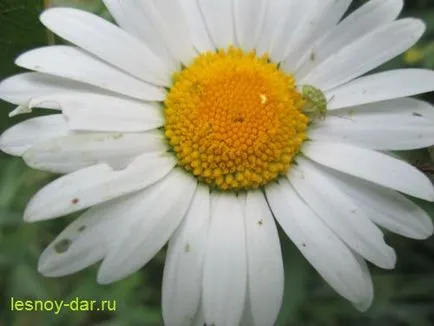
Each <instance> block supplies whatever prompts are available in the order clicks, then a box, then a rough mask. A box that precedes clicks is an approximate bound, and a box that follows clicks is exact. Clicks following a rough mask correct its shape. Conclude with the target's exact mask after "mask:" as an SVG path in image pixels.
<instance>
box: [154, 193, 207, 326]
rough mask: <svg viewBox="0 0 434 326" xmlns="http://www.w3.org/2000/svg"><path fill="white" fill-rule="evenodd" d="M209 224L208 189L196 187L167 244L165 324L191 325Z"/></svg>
mask: <svg viewBox="0 0 434 326" xmlns="http://www.w3.org/2000/svg"><path fill="white" fill-rule="evenodd" d="M209 221H210V197H209V189H208V187H206V186H199V187H198V188H197V190H196V194H195V196H194V198H193V201H192V203H191V206H190V209H189V210H188V212H187V215H186V217H185V219H184V221H183V223H182V224H181V226H180V227H179V229H178V230H177V231H176V232H175V234H174V235H173V236H172V238H171V239H170V242H169V248H168V251H167V255H166V263H165V266H164V276H163V294H162V303H163V317H164V323H165V324H166V325H179V326H183V325H184V326H189V325H191V324H192V320H194V317H195V315H196V312H197V310H198V308H199V303H200V298H201V293H202V282H201V280H202V269H203V262H204V258H205V248H206V241H207V239H208V227H209ZM202 325H203V324H202Z"/></svg>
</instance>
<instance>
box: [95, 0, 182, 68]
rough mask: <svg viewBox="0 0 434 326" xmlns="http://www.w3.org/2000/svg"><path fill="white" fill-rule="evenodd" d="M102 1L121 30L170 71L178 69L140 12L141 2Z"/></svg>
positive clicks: (129, 0) (133, 0)
mask: <svg viewBox="0 0 434 326" xmlns="http://www.w3.org/2000/svg"><path fill="white" fill-rule="evenodd" d="M103 1H104V4H105V5H106V7H107V8H108V9H109V11H110V13H111V14H112V16H113V17H114V19H115V20H116V22H117V23H118V25H119V26H120V27H121V28H122V29H124V30H125V31H127V32H128V33H130V34H131V35H133V36H135V37H136V38H137V39H138V40H141V41H142V42H143V43H144V44H145V45H146V46H147V47H149V49H150V50H151V51H152V52H153V53H155V54H156V55H157V57H158V58H160V59H161V60H162V61H164V63H165V64H166V65H167V67H169V68H170V69H171V70H174V69H177V68H178V67H177V64H176V63H175V60H174V59H173V58H172V56H171V55H170V53H169V50H168V49H167V47H166V45H165V44H164V41H163V39H162V38H161V37H158V31H157V29H156V27H155V26H153V25H152V24H151V22H150V21H149V20H148V19H147V16H146V15H145V14H144V13H143V12H142V11H141V10H140V8H139V6H138V1H141V0H128V1H125V0H103Z"/></svg>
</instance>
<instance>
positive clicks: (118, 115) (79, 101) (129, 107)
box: [28, 92, 164, 132]
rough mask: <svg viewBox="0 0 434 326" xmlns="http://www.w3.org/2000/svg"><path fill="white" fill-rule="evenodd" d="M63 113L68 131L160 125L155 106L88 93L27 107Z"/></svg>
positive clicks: (161, 119)
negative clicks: (50, 108) (66, 120)
mask: <svg viewBox="0 0 434 326" xmlns="http://www.w3.org/2000/svg"><path fill="white" fill-rule="evenodd" d="M41 106H44V107H47V106H51V107H52V108H56V109H59V110H62V111H63V113H64V115H65V116H66V117H67V118H68V125H69V128H70V129H71V130H88V131H109V132H139V131H147V130H151V129H155V128H158V127H160V126H162V125H163V123H164V117H163V112H162V111H163V110H162V109H161V108H158V107H157V106H156V105H153V104H150V103H145V102H141V101H136V100H133V99H128V98H121V97H119V96H112V95H102V94H93V93H87V92H74V93H58V94H51V95H47V96H41V97H37V98H34V99H32V100H31V101H30V102H29V104H28V107H29V108H33V107H41Z"/></svg>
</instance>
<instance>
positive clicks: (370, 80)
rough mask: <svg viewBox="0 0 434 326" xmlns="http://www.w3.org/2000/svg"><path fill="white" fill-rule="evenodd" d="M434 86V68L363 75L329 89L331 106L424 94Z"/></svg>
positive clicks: (344, 105)
mask: <svg viewBox="0 0 434 326" xmlns="http://www.w3.org/2000/svg"><path fill="white" fill-rule="evenodd" d="M432 90H434V72H433V71H430V70H424V69H399V70H389V71H386V72H380V73H376V74H372V75H369V76H365V77H360V78H358V79H355V80H353V81H352V82H350V83H348V84H346V85H343V86H340V87H338V88H336V89H334V90H331V91H328V92H326V96H327V98H328V99H329V109H331V110H334V109H340V108H345V107H349V106H356V105H360V104H366V103H373V102H379V101H384V100H390V99H394V98H402V97H407V96H413V95H417V94H422V93H426V92H430V91H432Z"/></svg>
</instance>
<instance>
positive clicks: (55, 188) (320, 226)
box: [0, 0, 434, 326]
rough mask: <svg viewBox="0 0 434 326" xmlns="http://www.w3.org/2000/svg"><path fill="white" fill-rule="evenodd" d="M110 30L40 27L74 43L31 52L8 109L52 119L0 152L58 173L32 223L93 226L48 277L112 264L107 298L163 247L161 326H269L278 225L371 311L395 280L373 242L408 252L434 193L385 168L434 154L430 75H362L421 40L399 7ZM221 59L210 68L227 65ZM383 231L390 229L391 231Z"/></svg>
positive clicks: (301, 10)
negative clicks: (417, 153)
mask: <svg viewBox="0 0 434 326" xmlns="http://www.w3.org/2000/svg"><path fill="white" fill-rule="evenodd" d="M104 2H105V4H106V6H107V7H108V9H109V10H110V12H111V13H112V15H113V17H114V18H115V20H116V22H117V24H118V25H119V27H118V26H115V25H114V24H111V23H109V22H107V21H105V20H103V19H102V18H99V17H97V16H95V15H92V14H89V13H86V12H83V11H79V10H75V9H68V8H56V9H50V10H47V11H45V12H44V13H43V14H42V16H41V21H42V23H43V24H44V25H45V26H47V27H48V28H49V29H50V30H51V31H53V32H54V33H56V34H57V35H58V36H60V37H61V38H63V39H65V40H66V41H68V42H70V43H71V45H56V46H49V47H44V48H39V49H35V50H32V51H29V52H26V53H24V54H22V55H21V56H19V57H18V59H17V60H16V64H17V65H19V66H21V67H23V68H27V69H30V70H33V71H34V72H28V73H23V74H19V75H15V76H12V77H10V78H8V79H6V80H4V81H3V82H2V83H1V84H0V96H1V98H2V99H4V100H6V101H8V102H11V103H14V104H16V105H18V108H17V110H15V111H14V112H13V113H12V114H19V113H24V112H29V111H31V110H32V108H34V107H40V108H48V109H53V110H56V112H55V114H52V115H48V116H43V117H38V118H32V119H28V120H26V121H24V122H22V123H19V124H17V125H15V126H13V127H12V128H10V129H8V130H7V131H6V132H5V133H4V134H3V135H2V137H1V149H2V150H3V151H4V152H6V153H9V154H11V155H16V156H22V157H23V159H24V160H25V161H26V163H27V164H28V165H29V166H31V167H34V168H37V169H41V170H47V171H52V172H56V173H65V174H66V175H65V176H63V177H60V178H59V179H57V180H56V181H54V182H52V183H51V184H49V185H47V186H46V187H44V188H43V189H42V190H40V191H39V192H38V193H37V194H36V195H35V197H34V198H33V199H32V200H31V201H30V203H29V205H28V207H27V209H26V211H25V216H24V218H25V220H26V221H30V222H34V221H41V220H48V219H53V218H56V217H59V216H63V215H66V214H69V213H73V212H77V211H82V210H85V209H88V210H87V211H86V212H84V213H83V215H81V216H80V217H79V218H77V219H76V220H75V221H74V222H73V223H72V224H71V225H69V226H68V227H67V228H66V229H65V230H64V231H63V232H62V233H61V234H60V235H59V236H58V237H57V238H56V239H55V240H54V241H53V243H52V244H50V245H49V246H48V248H47V249H46V250H45V251H44V252H43V254H42V256H41V258H40V261H39V266H38V270H39V271H40V272H41V273H42V274H44V275H46V276H62V275H67V274H70V273H74V272H77V271H79V270H81V269H84V268H86V267H88V266H89V265H92V264H94V263H96V262H99V261H102V264H101V266H100V268H99V272H98V282H100V283H102V284H106V283H110V282H113V281H117V280H119V279H122V278H124V277H126V276H128V275H130V274H131V273H134V272H136V271H137V270H139V269H140V268H142V267H143V266H144V265H145V264H146V263H147V262H148V261H149V260H150V259H151V258H152V257H153V256H154V255H155V254H156V253H157V252H158V251H159V250H160V249H161V248H162V247H163V246H164V245H165V244H166V242H168V241H169V246H168V253H167V259H166V265H165V270H164V281H163V299H162V306H163V317H164V321H165V324H166V325H177V326H178V325H204V324H206V325H217V326H224V325H227V326H233V325H239V324H240V323H244V324H246V325H257V326H264V325H272V324H273V323H274V321H275V319H276V316H277V314H278V311H279V309H280V305H281V300H282V293H283V284H284V280H283V274H284V273H283V264H282V255H281V249H280V244H279V238H278V234H277V228H276V223H275V220H277V222H278V223H279V224H280V226H281V227H282V229H283V230H284V231H285V233H286V234H287V235H288V237H289V238H290V239H291V240H292V241H293V242H294V244H295V245H296V246H297V247H298V248H299V249H300V251H301V252H302V254H303V255H304V256H305V257H306V259H307V260H308V261H309V262H310V263H311V264H312V265H313V267H314V268H315V269H316V270H317V271H318V273H319V274H320V275H321V276H322V277H323V278H324V279H325V280H326V281H327V282H328V283H329V284H330V285H331V286H332V287H333V288H334V289H335V290H336V292H337V293H339V294H340V295H341V296H343V297H344V298H346V299H348V300H349V301H350V302H351V303H353V304H354V305H355V306H356V307H357V308H359V309H360V310H366V309H367V308H368V307H369V306H370V304H371V302H372V298H373V285H372V280H371V276H370V273H369V271H368V268H367V265H366V263H365V261H368V262H370V263H372V264H375V265H377V266H379V267H381V268H386V269H391V268H393V267H394V266H395V262H396V256H395V252H394V250H393V249H392V248H391V247H390V246H388V245H387V244H386V242H385V241H384V237H383V232H382V230H381V228H385V229H388V230H390V231H392V232H395V233H399V234H401V235H403V236H406V237H410V238H414V239H425V238H427V237H429V236H430V235H431V234H432V233H433V224H432V221H431V219H430V217H429V216H428V215H427V214H426V213H425V212H424V211H423V210H422V209H420V208H419V207H418V206H416V205H415V204H414V203H413V202H412V201H410V200H409V199H407V197H405V196H404V194H405V195H409V196H413V197H417V198H422V199H425V200H428V201H434V189H433V186H432V184H431V182H430V181H429V180H428V178H427V177H426V176H425V175H424V174H422V173H421V172H419V171H418V170H417V169H416V168H414V167H413V166H411V165H409V164H407V163H406V162H404V161H402V160H400V159H399V158H397V157H395V156H394V155H392V154H389V153H388V152H387V151H393V150H409V149H416V148H423V147H427V146H430V145H433V144H434V122H433V121H434V120H432V119H430V117H431V118H432V116H433V114H432V112H433V110H434V109H433V108H432V106H431V105H430V104H428V103H425V102H422V101H420V100H416V99H412V98H409V96H413V95H416V94H421V93H424V92H429V91H432V90H434V72H432V71H427V70H421V69H401V70H393V71H387V72H382V73H374V74H370V75H367V76H364V75H365V74H366V73H368V72H369V71H371V70H373V69H374V68H376V67H378V66H379V65H381V64H383V63H384V62H386V61H388V60H389V59H391V58H393V57H396V56H397V55H399V54H401V53H403V52H404V51H405V50H407V49H408V48H409V47H411V46H412V45H413V44H415V43H416V41H417V40H418V39H419V38H420V37H421V35H422V34H423V32H424V24H423V23H422V22H421V21H419V20H417V19H411V18H406V19H398V20H397V17H398V15H399V13H400V11H401V9H402V6H403V2H402V0H371V1H369V2H367V3H366V4H365V5H363V6H362V7H360V8H358V9H357V10H355V11H354V12H352V13H351V14H349V15H347V16H345V18H343V17H344V14H345V13H346V11H347V10H348V8H349V6H350V3H351V0H309V1H306V0H291V1H288V0H219V1H216V0H198V1H193V0H159V1H145V0H129V1H122V0H105V1H104ZM217 49H218V50H217ZM380 227H381V228H380Z"/></svg>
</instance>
